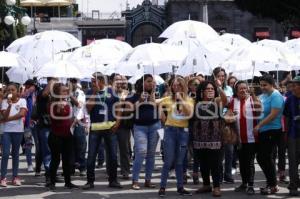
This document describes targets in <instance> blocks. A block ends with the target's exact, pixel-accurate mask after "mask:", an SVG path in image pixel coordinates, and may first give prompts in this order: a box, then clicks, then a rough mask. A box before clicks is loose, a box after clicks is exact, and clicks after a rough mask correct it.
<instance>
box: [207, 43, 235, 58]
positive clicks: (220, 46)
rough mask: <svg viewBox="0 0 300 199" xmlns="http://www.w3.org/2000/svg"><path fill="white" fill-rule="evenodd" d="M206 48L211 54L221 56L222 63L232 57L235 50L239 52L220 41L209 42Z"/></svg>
mask: <svg viewBox="0 0 300 199" xmlns="http://www.w3.org/2000/svg"><path fill="white" fill-rule="evenodd" d="M204 46H205V48H207V50H209V51H210V52H212V53H214V54H217V55H218V56H219V59H220V60H222V62H223V61H225V60H227V59H228V58H229V57H230V56H231V55H232V53H234V52H235V50H237V48H236V47H234V46H232V45H230V44H228V43H226V42H224V41H219V40H216V41H213V42H209V43H207V44H205V45H204Z"/></svg>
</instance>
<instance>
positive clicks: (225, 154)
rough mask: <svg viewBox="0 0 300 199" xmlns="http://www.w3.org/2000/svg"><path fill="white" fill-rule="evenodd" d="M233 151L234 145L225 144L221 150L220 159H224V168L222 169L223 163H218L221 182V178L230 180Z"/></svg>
mask: <svg viewBox="0 0 300 199" xmlns="http://www.w3.org/2000/svg"><path fill="white" fill-rule="evenodd" d="M233 150H234V145H233V144H225V145H224V146H223V148H222V159H223V160H224V159H225V162H224V167H223V161H221V162H220V168H221V169H220V172H221V179H220V180H221V182H222V181H223V178H224V179H225V180H230V179H232V178H233V177H232V173H231V170H232V161H233Z"/></svg>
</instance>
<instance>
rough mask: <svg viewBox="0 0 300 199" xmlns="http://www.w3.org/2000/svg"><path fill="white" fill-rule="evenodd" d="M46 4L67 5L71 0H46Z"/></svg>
mask: <svg viewBox="0 0 300 199" xmlns="http://www.w3.org/2000/svg"><path fill="white" fill-rule="evenodd" d="M46 4H47V5H49V6H69V5H71V4H72V2H71V1H70V0H48V1H46Z"/></svg>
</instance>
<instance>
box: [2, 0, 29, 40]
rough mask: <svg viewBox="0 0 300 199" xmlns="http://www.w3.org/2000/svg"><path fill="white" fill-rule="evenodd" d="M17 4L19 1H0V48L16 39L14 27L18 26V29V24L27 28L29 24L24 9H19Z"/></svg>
mask: <svg viewBox="0 0 300 199" xmlns="http://www.w3.org/2000/svg"><path fill="white" fill-rule="evenodd" d="M19 3H20V1H19V0H18V1H16V0H0V27H1V28H0V29H1V30H0V44H1V46H6V45H8V44H9V43H10V42H12V41H13V40H14V39H17V37H18V35H17V30H16V26H18V28H19V26H20V24H22V25H24V26H28V25H29V24H30V22H31V19H30V17H29V16H27V14H26V9H25V8H21V7H19V6H18V5H19ZM19 22H20V24H19ZM23 29H24V27H23ZM18 30H19V29H18ZM21 32H22V31H21Z"/></svg>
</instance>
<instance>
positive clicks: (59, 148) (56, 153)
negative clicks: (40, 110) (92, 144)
mask: <svg viewBox="0 0 300 199" xmlns="http://www.w3.org/2000/svg"><path fill="white" fill-rule="evenodd" d="M48 143H49V147H50V151H51V162H50V180H51V183H52V184H55V179H56V174H57V169H58V167H59V163H60V157H62V168H63V172H64V178H65V183H66V184H69V183H71V156H72V149H73V138H72V136H69V137H60V136H56V135H54V134H53V133H50V135H49V139H48Z"/></svg>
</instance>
